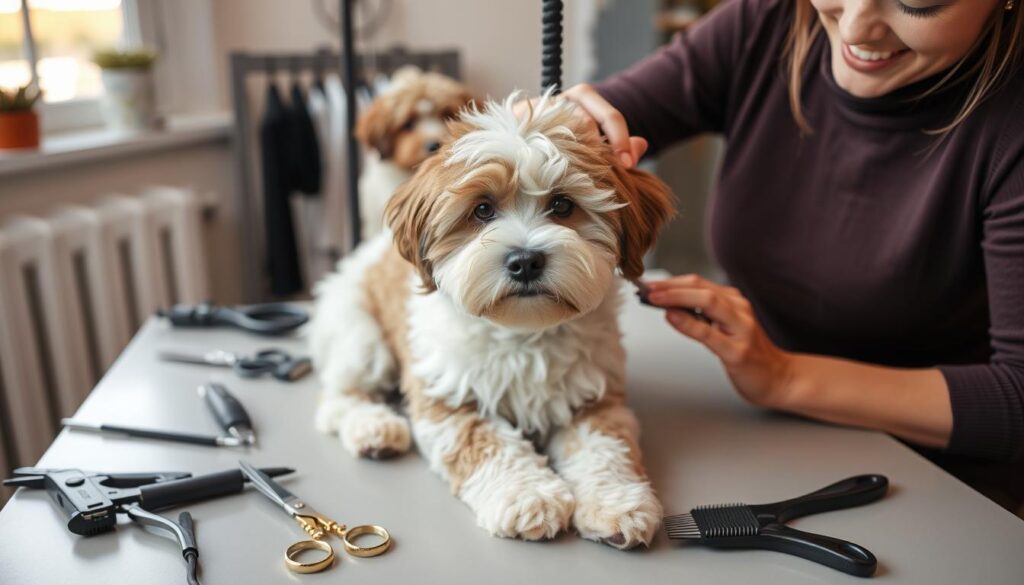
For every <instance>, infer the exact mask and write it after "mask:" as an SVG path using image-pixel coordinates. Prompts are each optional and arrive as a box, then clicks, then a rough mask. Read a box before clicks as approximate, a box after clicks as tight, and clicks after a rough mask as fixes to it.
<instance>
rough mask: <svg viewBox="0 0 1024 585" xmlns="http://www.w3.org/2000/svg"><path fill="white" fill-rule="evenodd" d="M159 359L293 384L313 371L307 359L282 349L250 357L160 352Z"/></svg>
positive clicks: (206, 353) (218, 353) (228, 354)
mask: <svg viewBox="0 0 1024 585" xmlns="http://www.w3.org/2000/svg"><path fill="white" fill-rule="evenodd" d="M159 355H160V359H162V360H164V361H168V362H179V363H184V364H200V365H204V366H220V367H225V368H232V369H234V370H235V373H236V374H238V375H239V376H241V377H243V378H258V377H260V376H262V375H264V374H270V375H271V376H273V377H275V378H277V379H278V380H283V381H285V382H294V381H295V380H298V379H300V378H302V377H303V376H305V375H306V374H308V373H309V372H310V371H312V369H313V365H312V363H311V362H310V361H309V358H307V357H296V356H293V355H291V354H290V353H288V352H286V351H284V350H281V349H265V350H263V351H258V352H256V353H255V354H253V355H244V354H240V353H232V352H230V351H222V350H219V349H218V350H214V351H208V352H205V353H188V352H180V351H161V352H160V354H159Z"/></svg>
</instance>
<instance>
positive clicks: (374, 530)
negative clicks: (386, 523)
mask: <svg viewBox="0 0 1024 585" xmlns="http://www.w3.org/2000/svg"><path fill="white" fill-rule="evenodd" d="M364 534H374V535H376V536H379V537H380V538H381V541H380V542H378V543H377V544H375V545H372V546H359V545H358V544H356V543H355V542H353V539H354V538H356V537H357V536H362V535H364ZM341 541H342V542H343V543H345V550H346V551H348V554H350V555H352V556H354V557H375V556H377V555H382V554H384V553H386V552H388V549H389V548H391V535H390V534H388V531H387V530H386V529H385V528H384V527H383V526H375V525H372V524H369V525H365V526H353V527H351V528H349V529H348V530H346V531H345V534H344V535H343V536H342V537H341Z"/></svg>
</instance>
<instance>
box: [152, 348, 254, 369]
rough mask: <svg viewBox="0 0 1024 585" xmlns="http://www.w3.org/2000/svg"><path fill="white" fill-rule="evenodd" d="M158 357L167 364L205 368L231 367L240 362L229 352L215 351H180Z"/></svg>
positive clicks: (161, 354) (166, 352)
mask: <svg viewBox="0 0 1024 585" xmlns="http://www.w3.org/2000/svg"><path fill="white" fill-rule="evenodd" d="M157 355H158V357H159V358H160V359H161V360H163V361H166V362H179V363H183V364H200V365H205V366H222V367H231V366H233V365H235V363H236V362H238V356H237V355H235V354H233V353H231V352H227V351H221V350H215V351H208V352H205V353H185V352H179V351H161V352H160V353H159V354H157Z"/></svg>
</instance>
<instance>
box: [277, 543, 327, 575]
mask: <svg viewBox="0 0 1024 585" xmlns="http://www.w3.org/2000/svg"><path fill="white" fill-rule="evenodd" d="M304 550H319V551H322V552H324V553H325V554H324V557H323V558H321V559H317V560H315V561H311V562H305V563H304V562H302V561H300V560H299V559H298V556H299V553H301V552H302V551H304ZM333 563H334V549H333V548H331V545H329V544H327V543H326V542H324V541H322V540H302V541H299V542H296V543H295V544H293V545H291V546H289V547H288V549H287V550H285V551H284V564H285V565H287V566H288V569H289V570H291V571H294V572H296V573H319V572H320V571H323V570H324V569H326V568H328V567H330V566H331V565H332V564H333Z"/></svg>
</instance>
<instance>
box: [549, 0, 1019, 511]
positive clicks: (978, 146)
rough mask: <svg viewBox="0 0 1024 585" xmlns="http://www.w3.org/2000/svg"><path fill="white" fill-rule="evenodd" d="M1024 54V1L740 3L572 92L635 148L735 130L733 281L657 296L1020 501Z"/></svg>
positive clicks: (624, 153)
mask: <svg viewBox="0 0 1024 585" xmlns="http://www.w3.org/2000/svg"><path fill="white" fill-rule="evenodd" d="M1017 2H1020V0H1017ZM1022 54H1024V14H1022V11H1021V6H1019V5H1016V4H1015V0H1009V1H1008V0H731V1H727V2H725V3H724V4H723V5H722V6H721V7H719V8H718V9H717V10H715V11H714V12H713V13H711V14H710V15H709V16H708V17H707V18H705V19H704V20H702V21H701V22H700V23H699V24H697V25H696V26H695V27H694V28H693V29H692V30H691V31H690V32H689V33H687V34H682V35H679V36H677V37H676V38H675V39H674V40H673V42H672V43H671V44H669V45H668V46H666V47H665V48H663V49H661V50H660V51H659V52H657V53H656V54H654V55H652V56H650V57H648V58H647V59H645V60H643V61H642V62H640V63H638V64H637V65H635V66H634V67H632V68H631V69H629V70H627V71H625V72H624V73H621V74H619V75H616V76H615V77H613V78H611V79H609V80H606V81H604V82H603V83H600V84H598V85H597V86H596V87H590V86H588V85H581V86H576V87H574V88H572V89H570V90H568V91H566V92H565V96H566V98H568V99H571V100H574V101H576V102H577V103H579V104H580V105H581V106H582V109H583V110H585V111H586V112H587V113H588V114H589V115H590V116H591V117H592V118H593V119H594V120H595V122H597V123H598V124H599V125H600V126H601V129H602V130H603V132H604V133H605V134H606V136H607V137H608V139H609V141H610V142H611V144H612V145H613V147H614V148H615V149H616V150H617V151H618V152H619V155H620V157H621V158H622V159H623V161H624V163H625V164H627V165H632V164H633V163H634V162H635V161H636V160H638V159H639V157H640V156H641V155H643V153H644V151H645V149H646V146H647V143H649V144H650V146H651V149H652V150H658V149H660V148H662V147H664V146H666V145H668V144H671V143H673V142H676V141H679V140H682V139H684V138H687V137H690V136H693V135H695V134H698V133H702V132H718V133H722V134H724V136H725V138H726V141H727V148H726V154H725V159H724V161H723V164H722V171H721V176H720V179H719V182H718V187H717V193H716V196H715V198H714V201H713V203H712V208H711V213H710V225H709V233H710V240H711V244H712V248H713V250H714V252H715V256H716V258H717V260H718V261H719V263H720V264H721V266H722V267H723V269H724V270H725V272H726V274H727V275H728V277H729V280H730V281H731V283H732V284H733V285H734V287H726V286H719V285H717V284H714V283H711V282H708V281H706V280H704V279H702V278H700V277H697V276H694V275H687V276H679V277H675V278H670V279H668V280H664V281H661V282H654V283H650V284H651V288H652V294H651V300H652V301H653V302H654V303H655V304H657V305H659V306H661V307H665V308H666V309H668V310H667V311H666V317H667V319H668V321H669V323H670V324H671V325H672V326H673V327H674V328H676V329H677V330H679V332H681V333H682V334H684V335H687V336H689V337H692V338H694V339H696V340H697V341H699V342H701V343H703V344H704V345H706V346H707V347H708V348H709V349H710V350H711V351H712V352H714V353H715V354H716V355H717V356H718V357H719V358H720V359H721V361H722V363H723V365H724V367H725V370H726V372H727V373H728V375H729V377H730V379H731V380H732V382H733V384H734V385H735V387H736V389H737V390H738V391H739V392H740V394H741V395H742V396H743V397H744V398H745V399H747V400H749V401H750V402H752V403H754V404H756V405H759V406H764V407H768V408H773V409H779V410H783V411H789V412H793V413H797V414H801V415H805V416H809V417H813V418H817V419H821V420H825V421H829V422H834V423H839V424H846V425H854V426H860V427H866V428H871V429H878V430H882V431H886V432H888V433H891V434H893V435H895V436H897V437H900V438H902V439H904V440H906V441H908V442H910V443H912V444H915V445H918V446H921V447H925V448H931V449H933V451H931V455H932V456H934V457H936V458H937V459H941V462H942V463H943V464H945V465H947V467H949V468H950V469H951V470H954V471H955V472H958V473H959V474H961V476H962V477H965V478H968V479H970V480H973V483H975V485H979V487H980V488H981V489H983V491H986V493H988V494H989V495H990V496H992V497H994V498H996V499H997V500H998V501H1000V502H1001V503H1003V504H1004V505H1007V506H1008V507H1011V508H1012V509H1015V510H1019V509H1020V508H1019V506H1020V501H1021V500H1020V498H1021V494H1022V492H1024V489H1022V488H1024V471H1022V467H1021V466H1020V464H1019V463H1014V461H1016V460H1019V459H1021V457H1022V456H1024V70H1022V66H1021V63H1022ZM627 128H628V129H627ZM630 133H633V134H635V135H636V136H633V137H630ZM640 137H643V138H640ZM644 139H646V140H644ZM672 307H696V308H699V309H701V310H702V311H704V312H705V313H706V314H707V315H708V316H709V317H710V318H711V319H712V320H713V321H714V323H715V324H714V325H713V326H709V325H707V324H705V323H704V322H702V321H700V320H698V319H696V318H694V317H692V316H690V315H688V314H687V313H685V312H682V311H678V310H672V309H671V308H672ZM986 459H987V460H995V461H1002V462H1004V463H1002V464H1001V465H999V464H995V463H991V462H988V463H986V464H984V465H979V462H980V461H982V460H986ZM979 470H980V474H979ZM981 480H985V481H981ZM980 484H985V485H980Z"/></svg>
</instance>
